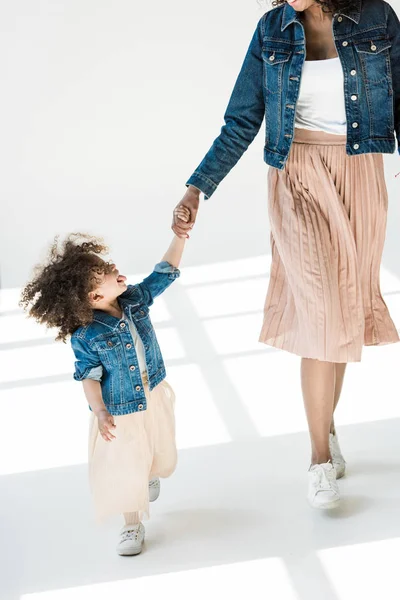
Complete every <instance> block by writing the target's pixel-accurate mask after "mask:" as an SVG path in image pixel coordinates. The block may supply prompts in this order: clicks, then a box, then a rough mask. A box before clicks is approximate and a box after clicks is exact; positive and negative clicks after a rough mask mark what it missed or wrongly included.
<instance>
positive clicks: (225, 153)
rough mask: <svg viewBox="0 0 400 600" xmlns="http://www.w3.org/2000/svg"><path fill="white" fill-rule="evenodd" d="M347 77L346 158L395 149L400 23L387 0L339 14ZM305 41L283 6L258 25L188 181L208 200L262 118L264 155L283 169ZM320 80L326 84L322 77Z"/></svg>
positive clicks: (399, 130)
mask: <svg viewBox="0 0 400 600" xmlns="http://www.w3.org/2000/svg"><path fill="white" fill-rule="evenodd" d="M332 28H333V36H334V40H335V44H336V49H337V53H338V55H339V58H340V61H341V64H342V67H343V74H344V97H345V105H346V115H347V144H346V151H347V154H349V155H356V154H364V153H368V152H376V153H391V152H394V150H395V136H394V132H396V136H397V142H398V143H399V140H400V23H399V20H398V18H397V16H396V13H395V12H394V10H393V9H392V8H391V6H390V5H389V4H387V3H386V2H384V1H383V0H358V5H357V6H356V7H355V8H352V9H348V10H342V12H341V13H338V14H335V15H334V18H333V22H332ZM305 58H306V46H305V35H304V28H303V25H302V22H301V16H300V15H299V13H297V12H296V11H295V10H294V9H293V8H292V7H291V6H290V5H288V4H284V5H283V6H280V7H277V8H275V9H273V10H271V11H270V12H268V13H266V14H265V15H264V16H263V17H262V18H261V20H260V22H259V23H258V27H257V29H256V32H255V34H254V36H253V39H252V41H251V44H250V48H249V50H248V53H247V55H246V58H245V60H244V63H243V67H242V69H241V71H240V74H239V77H238V79H237V82H236V85H235V87H234V90H233V93H232V96H231V99H230V102H229V105H228V108H227V110H226V114H225V125H224V127H223V128H222V130H221V134H220V135H219V137H218V138H217V139H216V140H215V142H214V144H213V145H212V147H211V149H210V150H209V152H208V153H207V155H206V156H205V158H204V159H203V161H202V162H201V164H200V165H199V166H198V168H197V169H196V171H195V172H194V173H193V175H192V176H191V178H190V179H189V180H188V182H187V185H189V184H191V185H194V186H196V187H197V188H199V189H200V190H201V191H202V192H203V193H204V194H205V196H206V198H208V197H210V196H211V195H212V194H213V193H214V192H215V190H216V189H217V186H218V185H219V183H220V182H221V181H222V179H223V178H224V177H225V176H226V175H227V174H228V173H229V171H230V170H231V169H232V167H234V166H235V164H236V163H237V161H238V160H239V159H240V157H241V156H242V155H243V153H244V152H245V151H246V150H247V148H248V146H249V144H250V143H251V142H252V141H253V139H254V138H255V136H256V134H257V133H258V131H259V129H260V127H261V124H262V121H263V119H264V117H265V125H266V132H265V146H264V160H265V162H266V163H267V164H269V165H271V166H272V167H276V168H278V169H283V168H284V165H285V163H286V161H287V158H288V155H289V151H290V148H291V145H292V142H293V135H294V122H295V111H296V103H297V99H298V97H299V89H300V81H301V74H302V68H303V64H304V60H305ZM321 85H323V82H321Z"/></svg>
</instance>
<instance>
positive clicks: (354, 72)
mask: <svg viewBox="0 0 400 600" xmlns="http://www.w3.org/2000/svg"><path fill="white" fill-rule="evenodd" d="M350 75H353V77H354V75H357V71H356V70H355V69H352V70H351V71H350Z"/></svg>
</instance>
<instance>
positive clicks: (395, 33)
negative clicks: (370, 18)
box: [386, 4, 400, 154]
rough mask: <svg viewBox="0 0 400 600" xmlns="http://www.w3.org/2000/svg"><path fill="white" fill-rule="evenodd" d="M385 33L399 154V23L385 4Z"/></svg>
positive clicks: (394, 14)
mask: <svg viewBox="0 0 400 600" xmlns="http://www.w3.org/2000/svg"><path fill="white" fill-rule="evenodd" d="M386 8H387V11H388V22H387V31H388V36H389V39H390V40H391V42H392V47H391V49H390V64H391V68H392V80H393V96H394V97H393V105H394V127H395V131H396V136H397V149H398V152H399V154H400V21H399V19H398V17H397V15H396V13H395V12H394V10H393V8H392V7H391V6H390V5H389V4H387V5H386Z"/></svg>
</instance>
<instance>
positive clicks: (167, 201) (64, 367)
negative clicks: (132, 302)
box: [0, 0, 400, 600]
mask: <svg viewBox="0 0 400 600" xmlns="http://www.w3.org/2000/svg"><path fill="white" fill-rule="evenodd" d="M395 7H396V8H397V10H398V12H400V3H399V0H396V3H395ZM263 10H264V8H261V7H260V6H259V4H258V3H257V2H256V1H255V0H254V1H253V0H247V1H244V0H243V1H241V2H239V1H238V0H234V1H231V2H229V1H227V0H226V1H222V0H219V1H218V2H217V1H216V0H202V1H201V2H193V1H192V2H183V0H169V1H168V2H144V1H141V0H134V1H128V0H113V2H111V1H110V0H109V1H106V0H97V1H96V2H95V1H94V0H79V1H78V0H69V1H66V0H41V1H40V0H19V1H18V2H8V3H6V2H2V6H1V14H0V17H1V18H0V33H1V35H0V74H1V82H2V93H1V94H0V131H1V135H0V160H1V165H2V169H1V176H0V202H1V220H0V274H1V288H2V290H1V295H0V299H1V306H0V406H1V413H0V417H1V418H0V423H1V435H0V531H1V538H0V597H1V599H2V600H3V599H4V600H19V599H20V598H21V599H22V600H88V599H92V598H96V600H98V599H100V600H102V598H106V597H107V598H109V597H110V596H113V597H118V598H119V597H122V596H124V597H125V596H128V597H131V596H133V594H134V593H136V594H137V595H139V596H140V597H141V598H149V599H151V600H153V598H157V599H159V598H161V597H163V596H165V595H167V596H172V595H173V596H174V597H175V599H176V600H180V599H181V598H182V600H183V598H185V599H186V598H187V597H191V598H195V599H197V598H200V597H201V598H203V597H204V595H205V594H207V595H208V596H209V597H211V599H212V600H213V599H214V598H219V597H223V598H225V597H228V596H230V597H232V598H239V597H240V598H242V597H243V596H244V595H245V594H246V595H256V594H257V595H258V594H259V592H260V590H261V591H262V593H263V595H265V597H271V598H274V600H314V598H318V600H321V599H323V600H350V599H351V600H354V599H358V598H361V597H362V598H363V599H364V600H367V599H368V600H369V599H370V598H371V599H372V598H373V599H374V600H375V598H376V597H377V596H378V595H381V596H382V597H384V598H385V599H387V600H391V599H392V598H393V599H395V598H398V585H397V578H396V573H397V563H395V562H394V557H398V555H399V550H400V546H399V544H400V542H399V540H400V508H399V507H400V502H399V496H400V477H399V475H400V473H399V463H398V456H399V451H400V444H399V439H400V436H399V425H400V405H399V378H398V365H399V359H400V345H396V346H389V347H385V348H379V349H375V348H369V349H366V351H365V356H364V361H363V363H362V364H361V365H354V366H351V368H350V369H349V373H348V377H347V381H346V384H345V389H344V393H343V399H342V401H341V405H340V407H339V413H338V423H339V425H340V435H341V440H342V446H343V448H344V451H345V455H346V457H347V460H348V463H349V477H348V478H347V480H345V481H343V482H342V483H341V488H342V491H343V494H344V502H343V507H342V509H341V511H339V512H338V513H336V514H335V515H333V516H330V517H326V516H325V515H324V516H322V515H319V514H315V513H313V512H311V511H310V510H309V508H308V507H307V505H306V502H305V491H306V470H307V468H308V458H309V455H308V453H309V450H308V439H307V434H306V424H305V419H304V415H303V409H302V400H301V394H300V390H299V383H298V364H299V361H298V359H297V358H296V357H292V356H288V355H287V354H285V353H281V352H275V351H274V350H273V349H268V348H265V347H263V346H260V345H258V344H257V337H258V332H259V328H260V325H261V320H262V306H263V301H264V296H265V291H266V288H267V285H268V269H269V261H270V256H269V229H268V218H267V209H266V205H267V201H266V174H267V167H266V166H265V165H264V163H263V160H262V148H263V133H261V134H260V135H259V136H258V138H257V139H256V141H255V142H254V144H253V145H252V147H251V148H250V149H249V151H248V153H246V155H245V156H244V157H243V159H242V160H241V161H240V163H239V165H238V166H237V167H236V168H235V169H234V171H233V172H232V173H231V174H230V176H229V177H228V178H227V179H226V180H225V181H224V182H223V183H222V184H221V186H220V188H219V189H218V191H217V192H216V193H215V195H214V196H213V197H212V199H211V200H210V201H209V202H208V203H206V204H203V205H202V207H201V212H200V215H199V220H198V224H197V226H196V230H195V231H194V233H193V236H192V239H191V240H190V242H189V243H188V246H187V252H186V254H185V258H184V264H183V274H182V277H181V279H180V280H179V282H177V283H176V284H175V285H174V286H173V287H172V288H171V290H169V291H168V293H167V294H166V295H165V297H163V298H162V299H161V300H160V301H159V302H158V304H157V306H155V308H154V311H153V321H154V323H155V326H156V329H157V334H158V336H159V339H160V342H161V345H162V348H163V353H164V356H165V359H166V363H167V367H168V372H169V379H170V381H171V383H172V384H173V386H174V387H175V389H176V391H177V398H178V402H177V423H178V445H179V449H180V464H179V469H178V471H177V473H176V475H175V476H174V477H173V478H171V479H170V480H168V481H167V482H165V483H164V484H163V490H162V496H161V498H160V500H159V502H158V503H157V505H156V506H155V507H154V510H153V518H152V520H151V521H150V522H149V524H148V526H147V527H148V528H147V532H148V542H147V548H146V552H145V553H144V554H143V555H142V556H141V557H140V558H138V559H136V560H134V561H129V560H128V561H121V560H120V559H118V558H117V557H116V555H115V552H114V544H115V541H116V532H117V530H118V526H119V522H118V521H115V522H112V523H110V524H109V525H107V526H105V527H104V528H97V527H96V526H95V524H94V523H93V521H92V517H91V507H90V500H89V494H88V490H87V483H86V465H85V461H86V433H87V408H86V406H85V400H84V398H83V395H82V392H81V388H80V386H78V384H75V382H73V381H72V380H71V372H72V360H73V358H72V355H71V352H70V349H69V347H68V346H63V345H61V344H54V343H53V341H52V336H51V332H45V331H43V330H42V329H41V328H39V327H38V326H36V325H35V324H34V323H31V322H29V321H26V320H25V319H24V317H23V315H22V314H21V313H20V311H19V310H18V307H17V301H18V295H19V288H20V286H22V285H23V284H24V282H25V281H26V280H27V278H28V277H29V275H30V271H31V268H32V266H33V264H34V263H35V262H37V261H40V260H41V259H42V258H43V256H44V254H45V250H46V247H47V245H48V243H49V242H50V241H51V240H52V238H53V236H54V235H55V234H56V233H59V234H61V235H63V234H65V233H67V232H70V231H84V232H85V231H87V232H90V233H93V234H96V235H102V236H104V237H105V238H106V240H107V242H108V243H109V244H110V246H111V247H112V256H113V257H114V259H115V260H116V261H117V263H118V265H119V267H120V269H121V271H122V272H125V273H127V274H129V275H130V279H131V281H134V279H136V277H139V274H140V273H143V272H146V271H148V270H149V269H151V268H152V266H153V264H154V263H155V262H157V261H158V260H159V259H160V258H161V255H162V253H163V251H164V250H165V248H166V246H167V244H168V242H169V239H170V238H171V235H172V234H171V232H170V229H169V227H170V220H171V211H172V208H173V206H174V205H175V204H176V203H177V202H178V201H179V200H180V198H181V196H182V195H183V193H184V191H185V187H184V184H185V181H186V180H187V178H188V177H189V176H190V174H191V173H192V171H193V170H194V168H195V167H196V166H197V164H198V163H199V162H200V160H201V158H202V157H203V155H204V153H205V152H206V151H207V150H208V148H209V146H210V144H211V142H212V141H213V139H214V138H215V137H216V135H217V134H218V132H219V128H220V126H221V125H222V116H223V112H224V109H225V106H226V103H227V101H228V98H229V95H230V92H231V89H232V86H233V84H234V81H235V78H236V76H237V73H238V70H239V68H240V65H241V62H242V60H243V57H244V54H245V52H246V49H247V46H248V43H249V41H250V38H251V36H252V33H253V31H254V28H255V27H256V24H257V21H258V19H259V18H260V17H261V15H262V13H263ZM385 161H386V173H387V185H388V189H389V194H390V209H389V224H388V235H387V243H386V248H385V255H384V261H383V266H382V291H383V293H384V297H385V300H386V302H387V303H388V305H389V308H390V310H391V313H392V316H393V318H394V320H395V322H396V324H397V326H398V327H400V261H399V259H398V256H399V251H400V245H399V241H398V240H399V213H400V207H399V195H400V177H399V178H397V180H396V179H395V178H394V175H395V173H397V172H398V171H400V161H399V158H398V156H388V157H386V159H385ZM167 574H168V575H167Z"/></svg>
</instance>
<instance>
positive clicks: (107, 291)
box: [90, 264, 128, 308]
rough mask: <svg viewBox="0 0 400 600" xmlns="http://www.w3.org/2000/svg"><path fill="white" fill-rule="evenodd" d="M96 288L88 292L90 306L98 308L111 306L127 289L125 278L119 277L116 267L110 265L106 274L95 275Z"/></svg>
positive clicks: (123, 276)
mask: <svg viewBox="0 0 400 600" xmlns="http://www.w3.org/2000/svg"><path fill="white" fill-rule="evenodd" d="M96 278H97V279H98V283H97V287H96V289H95V290H93V291H92V292H90V299H91V301H92V304H93V305H94V306H96V307H98V308H100V305H101V306H104V305H107V304H111V303H112V302H114V301H115V300H116V299H117V298H118V296H120V295H121V294H123V293H124V292H125V290H126V289H127V287H128V286H127V285H126V277H125V275H121V274H120V272H119V271H118V269H117V267H116V266H115V265H114V264H111V265H110V266H109V268H108V270H107V272H106V273H104V274H102V275H96Z"/></svg>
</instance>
